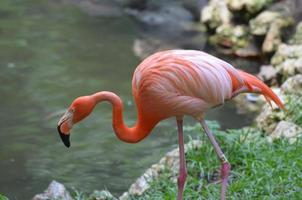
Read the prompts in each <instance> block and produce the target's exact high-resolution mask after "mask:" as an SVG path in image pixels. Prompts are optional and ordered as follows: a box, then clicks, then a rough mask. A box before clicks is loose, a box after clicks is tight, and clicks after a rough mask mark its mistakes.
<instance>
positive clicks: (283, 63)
mask: <svg viewBox="0 0 302 200" xmlns="http://www.w3.org/2000/svg"><path fill="white" fill-rule="evenodd" d="M271 63H272V64H273V65H274V67H275V68H276V69H277V71H278V73H279V74H281V75H282V76H283V79H285V78H288V77H290V76H293V75H295V74H298V73H302V44H301V45H299V44H298V45H297V44H295V45H288V44H282V45H280V46H279V47H278V50H277V52H276V53H275V55H274V56H273V57H272V59H271Z"/></svg>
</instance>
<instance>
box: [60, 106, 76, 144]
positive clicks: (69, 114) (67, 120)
mask: <svg viewBox="0 0 302 200" xmlns="http://www.w3.org/2000/svg"><path fill="white" fill-rule="evenodd" d="M72 118H73V110H67V111H66V113H65V114H64V115H63V117H62V118H61V119H60V121H59V122H58V126H57V129H58V132H59V135H60V138H61V140H62V142H63V143H64V145H65V146H66V147H68V148H69V147H70V133H69V132H70V129H71V128H72V123H71V121H72ZM62 130H63V131H62Z"/></svg>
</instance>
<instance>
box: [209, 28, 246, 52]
mask: <svg viewBox="0 0 302 200" xmlns="http://www.w3.org/2000/svg"><path fill="white" fill-rule="evenodd" d="M210 41H211V43H213V44H219V45H221V46H223V47H226V48H232V49H238V48H242V47H246V46H247V45H248V44H249V35H248V34H247V27H246V26H244V25H236V26H234V25H231V24H223V25H221V26H219V27H218V28H217V29H216V31H215V35H213V36H211V38H210Z"/></svg>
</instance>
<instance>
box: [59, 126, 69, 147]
mask: <svg viewBox="0 0 302 200" xmlns="http://www.w3.org/2000/svg"><path fill="white" fill-rule="evenodd" d="M57 128H58V132H59V135H60V138H61V140H62V142H63V143H64V145H65V146H66V147H67V148H69V147H70V135H69V134H68V135H66V134H64V133H62V132H61V125H59V126H58V127H57Z"/></svg>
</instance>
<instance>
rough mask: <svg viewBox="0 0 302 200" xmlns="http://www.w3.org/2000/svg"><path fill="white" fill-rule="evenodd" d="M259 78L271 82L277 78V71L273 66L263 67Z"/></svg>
mask: <svg viewBox="0 0 302 200" xmlns="http://www.w3.org/2000/svg"><path fill="white" fill-rule="evenodd" d="M257 76H258V77H260V78H261V79H262V80H263V81H265V82H266V81H270V80H272V79H274V78H276V76H277V70H276V69H275V68H274V67H273V66H272V65H262V66H261V67H260V72H259V73H258V75H257Z"/></svg>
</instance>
